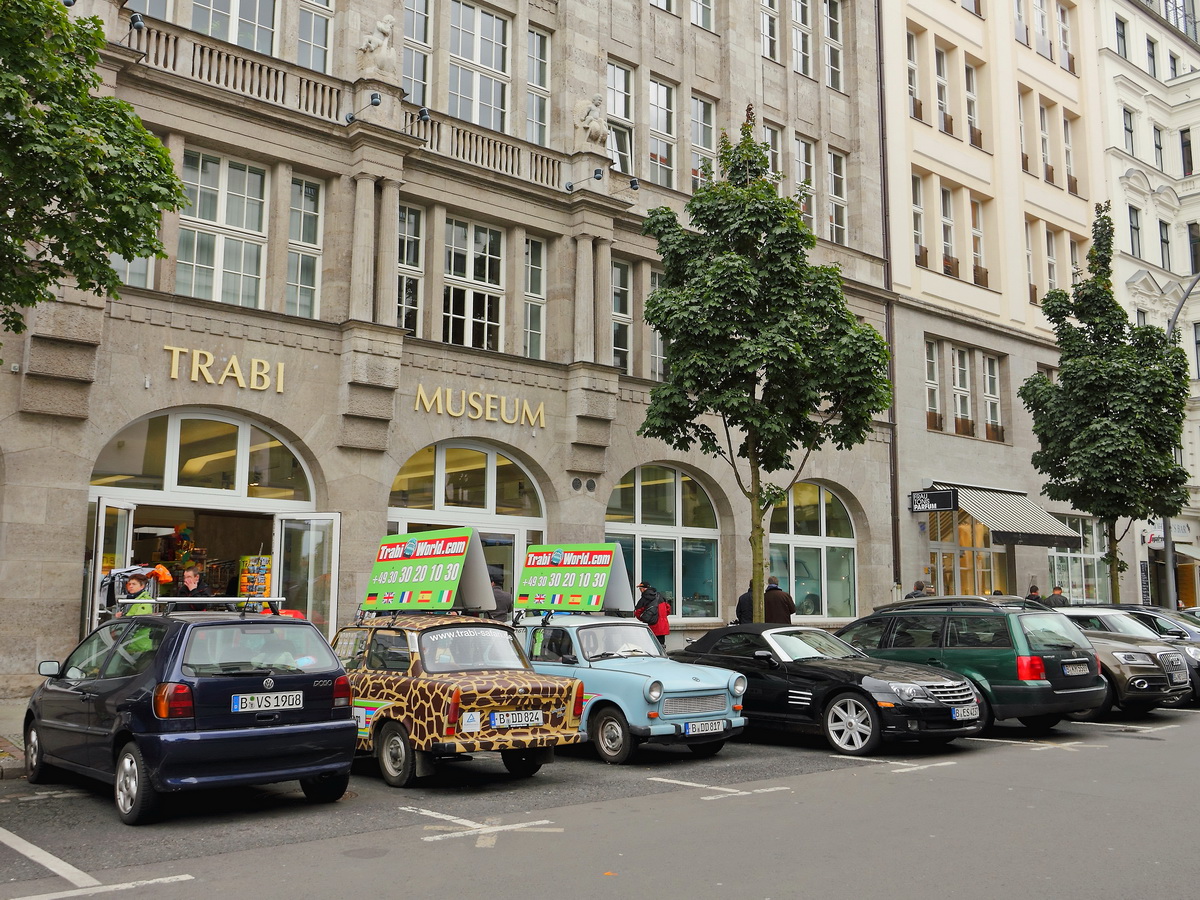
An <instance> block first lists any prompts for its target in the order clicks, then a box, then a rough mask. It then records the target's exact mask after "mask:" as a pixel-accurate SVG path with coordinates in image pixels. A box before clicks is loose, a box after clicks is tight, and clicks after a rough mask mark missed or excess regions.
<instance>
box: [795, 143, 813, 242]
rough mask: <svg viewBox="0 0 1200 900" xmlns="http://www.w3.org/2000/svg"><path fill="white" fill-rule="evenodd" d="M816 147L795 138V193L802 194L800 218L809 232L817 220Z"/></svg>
mask: <svg viewBox="0 0 1200 900" xmlns="http://www.w3.org/2000/svg"><path fill="white" fill-rule="evenodd" d="M816 155H817V145H816V142H815V141H811V140H809V139H808V138H804V137H797V138H796V191H797V192H803V198H802V199H801V201H800V217H801V218H802V219H803V220H804V224H805V225H807V226H808V227H809V230H813V231H815V230H816V227H817V220H816V216H815V214H814V212H813V210H814V209H815V205H814V201H813V192H814V191H815V190H816V189H817V185H816V182H815V181H814V171H813V167H814V166H815V165H816Z"/></svg>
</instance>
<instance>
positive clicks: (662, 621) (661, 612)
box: [633, 581, 671, 647]
mask: <svg viewBox="0 0 1200 900" xmlns="http://www.w3.org/2000/svg"><path fill="white" fill-rule="evenodd" d="M638 590H640V591H641V592H642V595H641V596H640V597H639V598H638V602H637V604H636V605H635V606H634V607H633V614H634V615H635V616H636V617H637V618H638V619H639V620H641V621H642V622H645V623H646V624H647V625H649V626H650V630H651V631H652V632H654V636H655V637H656V638H658V642H659V643H660V644H662V646H664V647H665V646H667V635H668V634H670V633H671V623H670V622H668V621H667V617H668V616H669V615H670V614H671V604H670V603H668V602H667V598H666V597H664V596H663V595H662V594H660V593H659V592H658V591H656V590H655V589H654V585H652V584H647V583H646V582H644V581H643V582H642V583H641V584H639V585H638Z"/></svg>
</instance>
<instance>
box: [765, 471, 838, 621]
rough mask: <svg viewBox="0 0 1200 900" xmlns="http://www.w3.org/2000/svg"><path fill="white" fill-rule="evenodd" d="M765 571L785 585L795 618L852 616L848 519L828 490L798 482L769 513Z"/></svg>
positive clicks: (835, 496)
mask: <svg viewBox="0 0 1200 900" xmlns="http://www.w3.org/2000/svg"><path fill="white" fill-rule="evenodd" d="M770 538H771V574H772V575H775V576H777V577H778V578H779V583H780V584H781V585H784V586H785V587H787V586H790V591H791V594H792V597H793V598H794V599H795V601H796V615H798V616H827V617H830V618H837V619H845V618H854V616H856V615H857V614H858V590H857V579H856V577H855V571H856V561H855V552H856V550H857V543H856V541H855V538H854V522H853V521H852V520H851V518H850V512H849V510H847V508H846V504H845V503H843V502H842V500H841V499H840V498H839V497H838V496H837V494H835V493H834V492H833V491H831V490H829V488H826V487H822V486H820V485H817V484H812V483H810V482H807V481H802V482H800V483H799V484H796V485H793V486H792V492H791V497H790V498H787V497H785V498H784V499H783V500H781V501H780V502H778V503H777V504H776V505H775V508H774V509H773V510H772V511H771V535H770Z"/></svg>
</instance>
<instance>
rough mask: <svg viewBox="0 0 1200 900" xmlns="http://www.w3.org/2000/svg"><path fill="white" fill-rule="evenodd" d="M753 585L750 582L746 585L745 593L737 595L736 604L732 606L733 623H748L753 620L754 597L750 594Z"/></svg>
mask: <svg viewBox="0 0 1200 900" xmlns="http://www.w3.org/2000/svg"><path fill="white" fill-rule="evenodd" d="M753 587H754V585H752V584H751V585H748V586H747V587H746V593H744V594H742V596H740V597H738V601H737V606H736V607H735V608H734V615H733V624H734V625H748V624H749V623H751V622H753V621H754V599H753V598H752V597H751V596H750V591H751V589H752V588H753Z"/></svg>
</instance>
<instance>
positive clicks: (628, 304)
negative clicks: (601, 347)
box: [612, 259, 633, 375]
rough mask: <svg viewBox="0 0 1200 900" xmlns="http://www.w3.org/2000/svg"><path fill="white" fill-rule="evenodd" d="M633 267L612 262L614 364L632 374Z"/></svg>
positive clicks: (625, 263) (615, 261)
mask: <svg viewBox="0 0 1200 900" xmlns="http://www.w3.org/2000/svg"><path fill="white" fill-rule="evenodd" d="M631 272H632V266H630V265H629V263H627V262H620V261H618V260H615V259H614V260H613V261H612V333H613V358H612V364H613V365H614V366H616V367H617V368H618V369H620V370H621V371H622V372H624V373H625V374H626V375H628V374H629V373H630V371H631V370H630V362H631V360H632V356H633V354H632V353H631V352H630V351H631V350H632V349H633V348H632V346H631V343H630V338H631V336H632V334H633V299H632V275H631Z"/></svg>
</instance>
